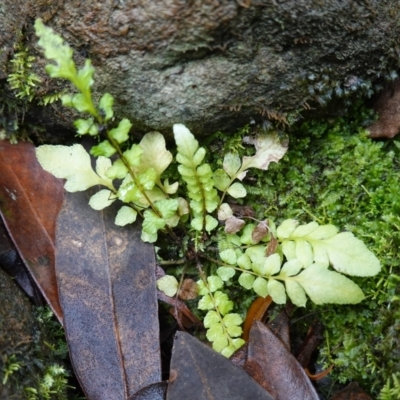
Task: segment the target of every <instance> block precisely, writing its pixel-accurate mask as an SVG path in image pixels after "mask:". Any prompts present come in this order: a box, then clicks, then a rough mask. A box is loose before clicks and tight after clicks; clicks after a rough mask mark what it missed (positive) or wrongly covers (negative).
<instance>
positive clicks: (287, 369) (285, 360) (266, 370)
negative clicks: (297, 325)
mask: <svg viewBox="0 0 400 400" xmlns="http://www.w3.org/2000/svg"><path fill="white" fill-rule="evenodd" d="M244 369H245V370H246V371H247V372H248V373H249V374H250V375H251V376H252V377H253V378H254V379H255V380H256V381H257V382H258V383H259V384H260V385H261V386H262V387H263V388H264V389H265V390H267V391H268V392H269V393H271V395H272V396H273V398H274V399H275V400H288V399H302V400H319V397H318V395H317V392H316V391H315V389H314V387H313V385H312V384H311V382H310V380H309V378H308V377H307V375H306V373H305V372H304V370H303V368H302V367H301V365H300V364H299V363H298V361H297V360H296V359H295V358H294V356H293V355H292V354H291V353H290V351H289V350H288V348H287V346H286V345H285V344H284V343H283V342H282V341H281V340H280V339H279V338H278V337H277V336H275V334H274V333H273V332H272V330H270V329H269V328H268V327H266V326H265V325H264V324H262V323H261V322H259V321H254V324H253V326H252V328H251V331H250V339H249V346H248V354H247V360H246V363H245V366H244Z"/></svg>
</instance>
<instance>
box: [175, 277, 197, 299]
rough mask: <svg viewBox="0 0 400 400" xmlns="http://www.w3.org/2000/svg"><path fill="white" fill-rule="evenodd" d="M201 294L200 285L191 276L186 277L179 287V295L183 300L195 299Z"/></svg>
mask: <svg viewBox="0 0 400 400" xmlns="http://www.w3.org/2000/svg"><path fill="white" fill-rule="evenodd" d="M198 294H199V287H198V286H197V283H196V282H195V281H194V280H193V279H190V278H187V279H184V280H183V282H182V286H181V288H180V289H179V292H178V296H179V297H180V298H181V299H182V300H193V299H195V298H196V297H197V295H198Z"/></svg>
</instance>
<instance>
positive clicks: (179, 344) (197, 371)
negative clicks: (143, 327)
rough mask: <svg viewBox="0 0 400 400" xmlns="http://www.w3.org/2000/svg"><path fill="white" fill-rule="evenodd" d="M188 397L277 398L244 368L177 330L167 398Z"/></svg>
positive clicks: (203, 399) (215, 399) (182, 399)
mask: <svg viewBox="0 0 400 400" xmlns="http://www.w3.org/2000/svg"><path fill="white" fill-rule="evenodd" d="M300 398H301V397H299V399H300ZM188 399H190V400H225V399H226V400H228V399H229V400H243V399H257V400H274V399H273V398H272V397H271V395H270V394H269V393H268V392H267V391H265V390H264V389H263V388H262V387H261V386H260V385H258V384H257V383H256V382H255V381H254V380H253V379H252V378H251V377H250V376H249V375H248V374H247V373H246V372H245V371H243V369H241V368H240V367H238V366H236V365H234V364H233V363H232V362H231V361H230V360H228V359H227V358H225V357H224V356H222V355H221V354H219V353H217V352H216V351H214V350H212V349H211V348H209V347H208V346H206V345H205V344H203V343H201V342H200V341H199V340H198V339H196V338H194V337H192V336H191V335H189V334H188V333H185V332H177V334H176V336H175V342H174V347H173V350H172V360H171V373H170V380H169V385H168V389H167V400H188ZM286 400H287V399H286Z"/></svg>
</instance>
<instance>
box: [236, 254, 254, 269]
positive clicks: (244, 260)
mask: <svg viewBox="0 0 400 400" xmlns="http://www.w3.org/2000/svg"><path fill="white" fill-rule="evenodd" d="M237 264H238V266H239V267H240V268H243V269H251V260H250V257H249V256H248V255H247V254H242V255H241V256H240V257H239V258H238V260H237Z"/></svg>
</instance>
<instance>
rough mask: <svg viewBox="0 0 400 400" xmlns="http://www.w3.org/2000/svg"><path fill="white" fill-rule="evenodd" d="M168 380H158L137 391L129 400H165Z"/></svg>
mask: <svg viewBox="0 0 400 400" xmlns="http://www.w3.org/2000/svg"><path fill="white" fill-rule="evenodd" d="M167 387H168V382H157V383H153V384H151V385H149V386H146V387H144V388H142V389H140V390H139V391H138V392H136V393H135V394H134V395H133V396H131V397H129V399H128V400H164V399H165V394H166V391H167Z"/></svg>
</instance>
